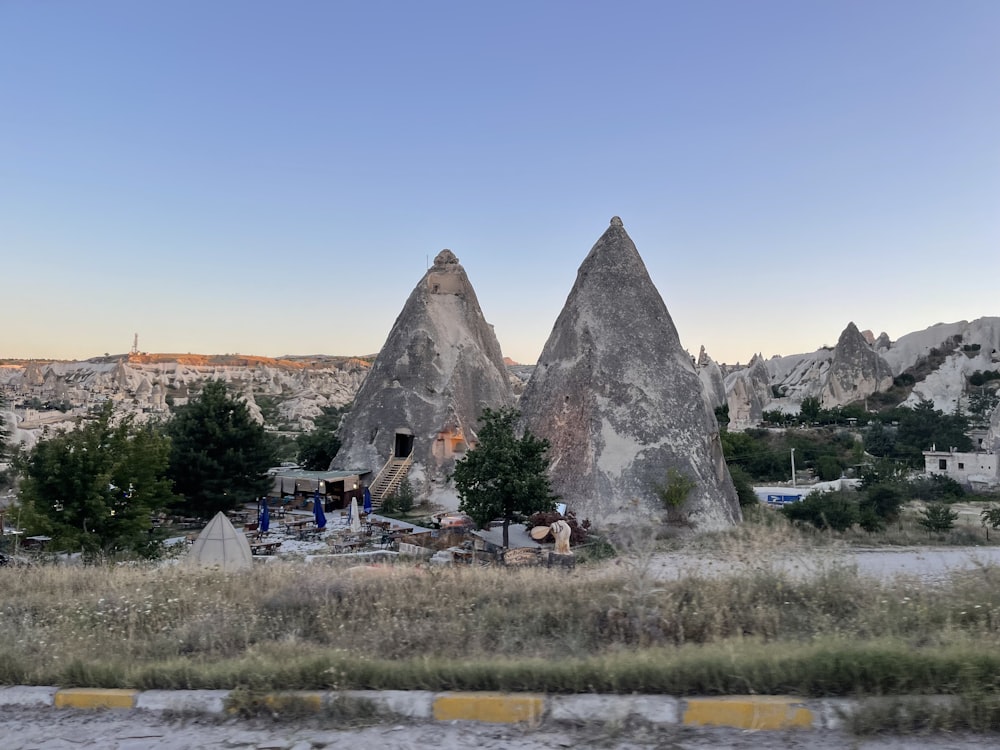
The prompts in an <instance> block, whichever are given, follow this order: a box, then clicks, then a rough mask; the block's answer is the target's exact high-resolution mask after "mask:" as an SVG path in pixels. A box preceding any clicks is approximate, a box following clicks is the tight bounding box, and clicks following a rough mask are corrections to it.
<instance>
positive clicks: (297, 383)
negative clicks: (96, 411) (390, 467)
mask: <svg viewBox="0 0 1000 750" xmlns="http://www.w3.org/2000/svg"><path fill="white" fill-rule="evenodd" d="M370 366H371V359H370V358H368V357H328V356H324V355H316V356H307V357H296V356H289V357H284V358H281V359H270V358H267V357H249V356H241V355H197V354H194V355H192V354H180V355H178V354H126V355H119V356H105V357H96V358H93V359H88V360H85V361H82V362H79V361H74V362H58V361H53V362H43V361H39V360H29V361H12V360H5V361H2V362H0V392H2V393H3V394H4V397H5V400H6V402H7V405H6V412H5V413H4V418H5V419H6V421H7V423H8V425H9V426H11V427H12V429H13V430H14V436H15V438H16V439H18V440H19V441H20V442H22V443H26V444H29V445H30V444H33V443H34V442H35V441H36V440H37V438H38V436H39V435H40V434H41V433H42V431H43V430H44V429H45V428H47V427H48V428H49V429H53V428H56V427H59V426H64V425H69V424H72V423H73V421H74V419H75V418H76V417H77V416H79V415H81V414H85V413H87V412H88V411H90V410H92V409H93V408H95V407H96V406H99V405H101V404H103V403H104V402H105V401H108V400H110V401H112V402H114V403H115V404H116V409H117V410H118V411H120V412H122V413H131V414H135V415H136V416H137V417H138V418H139V419H150V418H160V417H163V416H165V415H166V414H167V413H168V412H169V410H170V408H171V407H173V406H180V405H182V404H185V403H187V401H188V399H189V398H190V396H191V395H192V394H196V393H197V392H198V391H200V390H201V387H202V385H203V384H204V382H206V381H208V380H223V381H225V382H226V383H228V384H229V386H230V388H231V389H232V390H233V392H235V393H239V394H240V395H241V396H242V397H243V399H244V400H245V401H246V403H247V404H248V405H249V407H250V410H251V412H252V413H253V415H254V416H255V417H256V418H257V420H258V421H259V422H261V423H262V424H265V425H266V426H267V427H268V428H269V429H274V430H287V431H293V432H294V431H302V430H309V429H312V427H313V420H314V419H315V418H316V417H317V416H319V415H320V414H322V408H323V407H324V406H343V405H344V404H346V403H348V402H350V401H351V400H352V399H353V398H354V394H355V393H356V392H357V390H358V388H359V387H360V386H361V383H362V381H363V380H364V379H365V376H366V375H367V374H368V370H369V369H370Z"/></svg>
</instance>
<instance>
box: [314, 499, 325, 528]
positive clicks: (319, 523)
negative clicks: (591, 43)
mask: <svg viewBox="0 0 1000 750" xmlns="http://www.w3.org/2000/svg"><path fill="white" fill-rule="evenodd" d="M313 513H315V514H316V528H317V529H325V528H326V514H324V513H323V501H322V500H321V499H320V496H319V490H316V492H314V493H313Z"/></svg>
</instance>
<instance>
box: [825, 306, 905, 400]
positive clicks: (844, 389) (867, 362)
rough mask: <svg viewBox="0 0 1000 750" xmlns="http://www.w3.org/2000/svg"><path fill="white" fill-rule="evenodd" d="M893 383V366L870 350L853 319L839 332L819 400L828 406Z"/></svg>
mask: <svg viewBox="0 0 1000 750" xmlns="http://www.w3.org/2000/svg"><path fill="white" fill-rule="evenodd" d="M891 385H892V368H890V367H889V364H888V363H887V362H886V361H885V360H884V359H882V357H880V356H879V355H878V353H877V352H875V350H874V349H872V346H871V344H869V343H868V340H867V339H866V338H865V336H864V334H862V333H861V331H859V330H858V327H857V326H856V325H854V323H853V322H851V323H848V324H847V328H845V329H844V331H843V333H841V334H840V339H839V340H838V341H837V346H836V347H835V348H834V350H833V359H832V360H831V362H830V371H829V373H828V374H827V379H826V383H824V385H823V391H822V395H821V399H820V400H821V402H822V404H823V408H825V409H829V408H832V407H834V406H840V405H842V404H849V403H851V402H852V401H857V400H859V399H862V398H865V397H866V396H870V395H871V394H873V393H875V392H877V391H884V390H886V389H887V388H889V387H890V386H891Z"/></svg>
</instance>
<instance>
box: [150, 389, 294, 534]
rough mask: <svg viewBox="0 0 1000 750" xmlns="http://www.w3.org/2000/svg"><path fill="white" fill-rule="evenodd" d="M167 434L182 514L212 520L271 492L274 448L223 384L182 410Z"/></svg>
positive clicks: (173, 420)
mask: <svg viewBox="0 0 1000 750" xmlns="http://www.w3.org/2000/svg"><path fill="white" fill-rule="evenodd" d="M167 433H168V434H169V435H170V437H171V439H172V448H171V452H170V470H169V475H170V478H171V479H172V480H173V483H174V491H175V492H176V493H177V495H179V496H180V500H179V502H178V505H177V508H178V510H180V511H182V512H184V513H187V514H189V515H193V516H198V517H201V518H209V517H211V516H213V515H215V514H216V513H217V512H219V511H226V510H231V509H233V508H236V507H238V506H239V505H240V504H241V503H244V502H247V501H251V500H255V499H257V498H259V497H261V496H262V495H266V494H267V493H268V492H269V491H270V489H271V479H270V478H269V477H268V476H267V469H268V468H269V467H271V466H273V465H274V464H275V462H276V460H277V459H276V456H275V452H274V446H273V443H272V442H271V441H269V440H268V439H267V435H266V433H265V432H264V427H263V426H262V425H259V424H257V423H256V422H255V421H254V420H253V418H252V417H251V415H250V410H249V409H248V408H247V405H246V404H245V403H244V402H243V401H241V400H239V399H236V398H233V397H232V396H230V394H229V392H228V389H227V388H226V384H225V383H223V382H222V381H210V382H208V383H206V384H205V387H204V388H203V389H202V391H201V393H200V394H199V395H198V397H196V398H194V399H192V400H191V401H190V402H189V403H187V404H185V405H184V406H180V407H177V408H176V409H175V413H174V418H173V419H172V420H171V421H170V422H168V423H167Z"/></svg>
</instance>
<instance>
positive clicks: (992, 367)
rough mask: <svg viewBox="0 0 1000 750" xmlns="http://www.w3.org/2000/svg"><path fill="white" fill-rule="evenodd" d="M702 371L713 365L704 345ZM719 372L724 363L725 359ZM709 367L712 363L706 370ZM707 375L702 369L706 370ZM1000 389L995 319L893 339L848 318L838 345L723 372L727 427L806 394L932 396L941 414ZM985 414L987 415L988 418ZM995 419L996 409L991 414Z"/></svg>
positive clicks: (857, 399) (968, 407) (999, 327)
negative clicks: (728, 416)
mask: <svg viewBox="0 0 1000 750" xmlns="http://www.w3.org/2000/svg"><path fill="white" fill-rule="evenodd" d="M698 366H699V369H700V370H701V371H703V372H704V371H706V370H707V368H709V367H710V366H714V367H718V365H715V363H714V362H712V361H711V359H710V358H708V357H707V356H705V354H704V352H702V355H701V356H700V357H699V359H698ZM722 369H723V371H726V369H727V368H725V366H722ZM711 373H714V370H712V371H711ZM708 376H709V374H706V375H703V377H708ZM998 388H1000V318H996V317H989V318H978V319H976V320H973V321H972V322H968V321H964V320H963V321H959V322H957V323H939V324H937V325H934V326H931V327H930V328H926V329H924V330H922V331H915V332H913V333H908V334H906V335H905V336H901V337H900V338H899V339H897V340H896V341H891V340H890V339H889V337H888V335H886V334H885V333H882V334H881V335H880V336H878V337H877V338H876V337H874V336H872V335H871V333H870V332H865V333H862V332H861V331H859V330H858V328H857V326H855V325H854V323H849V324H848V325H847V327H846V328H845V329H844V332H843V333H842V334H841V336H840V340H839V341H838V342H837V346H836V347H832V348H831V347H824V348H821V349H817V350H816V351H814V352H809V353H806V354H793V355H789V356H783V357H777V356H776V357H772V358H771V359H769V360H764V359H763V358H761V357H760V355H758V356H756V357H754V359H753V360H752V361H751V362H750V364H749V365H748V366H747V367H744V368H740V369H737V370H735V371H731V372H729V373H728V374H727V375H726V378H725V390H726V402H727V404H728V406H729V415H730V419H731V420H732V422H731V424H732V426H734V427H736V428H739V427H741V426H742V427H746V426H751V425H753V424H757V423H759V421H760V419H761V415H762V413H763V412H764V411H770V410H779V411H784V412H788V413H794V412H797V411H798V410H799V407H800V406H801V404H802V401H803V400H804V399H806V398H810V397H812V398H817V399H819V400H820V403H821V405H822V406H823V408H827V409H829V408H833V407H837V406H846V405H847V404H851V403H867V404H868V405H869V407H870V408H873V407H875V406H877V405H880V404H883V405H884V404H889V403H894V402H899V403H903V404H905V405H910V406H912V405H914V404H916V403H917V402H918V401H920V400H924V399H926V400H929V401H932V402H933V403H934V406H935V408H937V409H940V410H942V411H944V412H945V413H953V412H954V411H955V410H956V409H962V410H963V411H965V412H966V413H970V412H974V411H975V406H976V404H975V401H976V399H977V398H982V397H983V396H984V395H986V396H992V395H993V394H996V393H997V389H998ZM989 416H990V415H989V414H987V415H986V417H987V418H989ZM993 420H994V422H996V421H1000V414H994V415H993Z"/></svg>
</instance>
